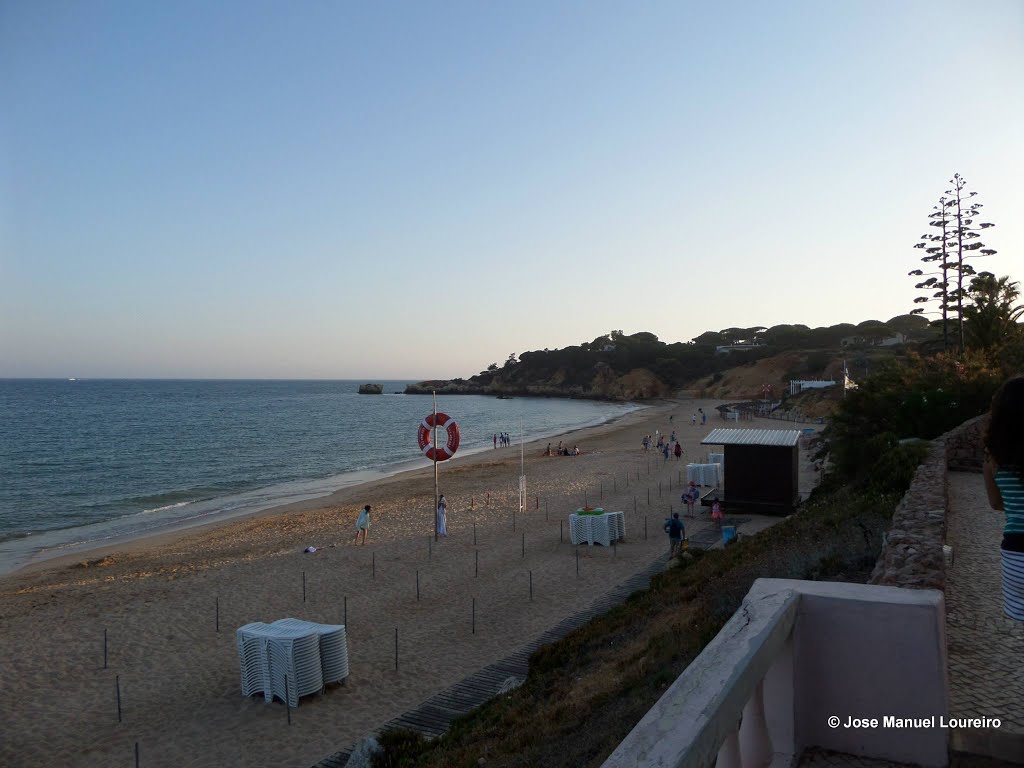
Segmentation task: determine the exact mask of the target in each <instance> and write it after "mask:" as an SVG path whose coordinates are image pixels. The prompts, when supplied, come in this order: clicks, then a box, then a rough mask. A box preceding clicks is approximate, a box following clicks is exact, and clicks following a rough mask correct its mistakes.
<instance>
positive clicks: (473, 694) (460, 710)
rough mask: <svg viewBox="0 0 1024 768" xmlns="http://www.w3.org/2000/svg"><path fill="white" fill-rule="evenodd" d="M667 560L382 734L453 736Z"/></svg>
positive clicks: (337, 761)
mask: <svg viewBox="0 0 1024 768" xmlns="http://www.w3.org/2000/svg"><path fill="white" fill-rule="evenodd" d="M666 565H667V560H666V558H664V557H659V558H658V559H656V560H655V561H654V562H652V563H651V564H650V565H649V566H648V567H647V568H645V569H644V570H643V571H640V572H639V573H637V574H635V575H633V576H632V577H630V578H629V579H628V580H626V581H625V582H623V583H622V584H620V585H619V586H617V587H615V588H614V589H613V590H611V591H610V592H608V593H606V594H605V595H603V596H602V597H600V598H598V599H597V600H595V601H594V602H593V603H591V604H590V605H589V606H588V607H587V608H585V609H583V610H582V611H580V612H578V613H576V614H574V615H573V616H570V617H569V618H567V619H563V620H562V621H560V622H559V623H558V624H556V625H555V626H553V627H551V628H550V629H548V630H547V631H546V632H544V634H542V635H541V636H540V637H538V638H537V639H536V640H534V641H533V642H530V643H527V644H526V645H524V646H523V647H522V648H520V649H519V650H517V651H516V652H515V653H513V654H511V655H510V656H506V657H505V658H504V659H501V660H500V661H496V662H495V663H493V664H489V665H488V666H486V667H484V668H483V669H481V670H480V671H478V672H476V673H475V674H473V675H470V676H469V677H467V678H465V679H464V680H461V681H460V682H458V683H456V684H455V685H453V686H451V687H450V688H447V689H445V690H443V691H441V692H440V693H438V694H435V695H434V696H431V697H430V698H429V699H427V700H426V701H424V702H423V703H422V704H420V705H419V706H418V707H416V709H413V710H410V711H409V712H406V713H405V714H403V715H401V716H400V717H397V718H395V719H394V720H391V721H390V722H388V723H385V724H384V725H383V726H382V727H381V728H380V729H378V730H377V734H380V733H384V732H386V731H392V730H398V729H409V730H411V731H415V732H416V733H420V734H422V735H424V736H427V737H429V738H435V737H437V736H440V735H441V734H442V733H444V732H445V731H447V730H448V727H449V726H450V725H451V722H452V720H454V719H455V718H456V717H459V716H460V715H465V714H468V713H469V712H472V711H473V710H474V709H476V708H477V707H479V706H480V705H481V704H484V703H485V702H487V701H488V700H490V699H491V698H493V697H494V696H496V695H497V694H499V693H501V692H502V689H503V687H504V686H505V684H506V683H507V682H509V678H514V679H515V683H516V684H518V683H521V682H522V681H523V680H525V679H526V675H527V673H528V672H529V667H530V656H531V655H532V654H533V652H534V651H536V650H537V649H538V648H540V647H541V646H544V645H549V644H550V643H553V642H556V641H557V640H561V639H562V638H563V637H565V636H566V635H568V634H569V633H570V632H572V631H573V630H574V629H578V628H579V627H582V626H583V625H584V624H586V623H587V622H589V621H590V620H591V619H593V618H594V617H595V616H600V615H601V614H603V613H606V612H607V611H609V610H610V609H612V608H614V607H616V606H618V605H621V604H622V603H624V602H625V601H626V598H628V597H629V596H630V595H631V594H633V593H634V592H637V591H639V590H642V589H646V588H647V587H648V586H649V585H650V583H651V577H653V576H654V574H656V573H659V572H660V571H663V570H664V569H665V566H666ZM355 746H356V745H354V744H353V745H351V746H349V747H348V748H346V749H343V750H341V751H340V752H335V753H334V754H332V755H329V756H327V757H325V758H324V759H323V760H321V761H320V762H318V763H317V764H316V765H315V766H313V768H344V766H345V765H347V764H348V759H349V756H350V755H351V754H352V750H353V749H354V748H355Z"/></svg>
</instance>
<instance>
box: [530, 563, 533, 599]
mask: <svg viewBox="0 0 1024 768" xmlns="http://www.w3.org/2000/svg"><path fill="white" fill-rule="evenodd" d="M530 602H533V571H530Z"/></svg>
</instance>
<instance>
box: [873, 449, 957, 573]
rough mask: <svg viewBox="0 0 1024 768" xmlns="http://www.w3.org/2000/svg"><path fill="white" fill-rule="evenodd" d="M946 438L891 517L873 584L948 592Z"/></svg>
mask: <svg viewBox="0 0 1024 768" xmlns="http://www.w3.org/2000/svg"><path fill="white" fill-rule="evenodd" d="M944 438H945V435H943V436H942V437H940V438H937V439H935V440H933V441H932V447H931V450H930V451H929V453H928V456H927V457H926V458H925V460H924V461H923V462H922V463H921V466H919V467H918V468H917V472H915V473H914V479H913V480H912V481H911V483H910V488H908V489H907V492H906V493H905V494H904V495H903V498H902V499H900V503H899V504H898V505H897V506H896V511H895V512H894V513H893V516H892V528H891V529H890V530H889V532H888V533H887V534H886V535H885V541H884V543H883V544H882V554H881V556H880V557H879V558H878V562H877V563H876V564H875V570H874V571H873V572H872V574H871V579H870V581H869V583H870V584H884V585H886V586H890V587H909V588H911V589H945V586H946V570H945V563H944V560H943V554H942V542H943V539H944V538H945V533H946V530H945V529H946V444H945V439H944Z"/></svg>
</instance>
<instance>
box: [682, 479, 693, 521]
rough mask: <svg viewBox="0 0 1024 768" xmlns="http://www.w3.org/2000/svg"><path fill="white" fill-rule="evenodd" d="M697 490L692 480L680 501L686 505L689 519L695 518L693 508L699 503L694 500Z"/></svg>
mask: <svg viewBox="0 0 1024 768" xmlns="http://www.w3.org/2000/svg"><path fill="white" fill-rule="evenodd" d="M696 490H697V486H695V485H694V484H693V481H692V480H691V481H690V484H689V485H688V486H687V487H686V489H685V490H684V491H683V496H682V498H681V499H680V500H681V501H682V502H683V504H685V505H686V514H687V515H688V516H689V517H693V508H694V505H695V504H696V503H697V501H696V499H694V497H693V492H694V491H696Z"/></svg>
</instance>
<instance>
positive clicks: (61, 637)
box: [0, 400, 814, 768]
mask: <svg viewBox="0 0 1024 768" xmlns="http://www.w3.org/2000/svg"><path fill="white" fill-rule="evenodd" d="M716 404H717V402H713V401H698V400H685V401H675V402H672V403H664V404H660V405H657V406H654V407H652V408H648V409H644V410H641V411H637V412H633V413H630V414H628V415H626V416H624V417H623V418H621V419H620V420H618V421H617V422H616V423H613V424H608V425H602V426H599V427H592V428H588V429H585V430H581V431H579V432H576V433H573V434H571V435H566V436H564V437H563V438H562V439H563V441H564V442H565V443H566V444H568V445H569V447H570V448H571V447H572V445H574V444H578V445H579V446H580V449H581V451H583V454H582V455H581V456H579V457H571V458H567V457H556V456H552V457H545V456H543V455H542V453H543V451H544V447H545V445H546V444H547V442H548V440H547V439H545V440H543V441H539V442H536V443H530V444H527V446H526V451H525V453H526V476H527V483H528V489H527V490H528V504H527V511H526V514H525V515H519V514H516V515H515V517H516V519H515V521H514V525H515V529H514V530H513V513H514V512H515V511H516V510H517V508H518V495H517V482H518V476H519V448H518V446H513V447H512V448H505V449H499V450H495V451H487V452H485V453H482V454H478V455H474V456H470V457H465V458H461V459H460V458H456V459H454V460H452V461H449V462H445V463H444V464H442V465H441V466H440V487H441V491H442V492H443V493H444V494H445V495H446V497H447V499H448V530H449V534H450V535H449V537H448V538H447V539H442V540H441V541H440V542H438V543H436V544H435V543H433V536H432V533H433V511H432V508H433V483H432V470H431V469H430V468H429V466H426V467H425V468H424V469H423V470H416V471H413V472H407V473H403V474H400V475H397V476H395V477H391V478H388V479H385V480H381V481H378V482H374V483H371V484H367V485H364V486H358V487H355V488H349V489H345V490H344V491H341V492H339V493H337V494H334V495H332V496H330V497H327V498H326V499H320V500H317V501H315V502H304V503H303V504H298V505H291V506H290V507H286V508H281V509H278V510H272V511H269V512H265V513H261V514H259V515H258V516H255V517H252V518H249V519H244V520H232V521H229V522H227V523H224V524H220V525H214V526H210V527H208V528H204V529H199V530H198V531H197V530H195V529H193V530H190V531H186V532H181V533H177V534H172V535H164V536H162V537H159V538H149V539H144V540H140V541H136V542H132V543H129V544H123V545H118V546H116V547H115V548H109V547H108V548H105V549H99V550H95V551H93V552H90V553H88V554H78V555H76V556H75V557H74V560H73V561H69V560H68V559H67V558H65V559H63V560H53V561H49V562H46V563H43V564H40V565H36V566H33V567H31V568H28V569H25V570H23V571H20V572H17V573H15V574H11V575H8V576H5V577H3V578H2V579H0V651H2V658H3V670H4V676H3V677H4V684H3V696H2V697H0V765H3V766H10V767H11V768H14V767H15V766H43V765H46V766H50V765H61V766H110V765H132V764H134V763H133V746H134V743H135V742H138V744H139V750H140V765H142V766H144V767H145V768H157V767H159V766H168V767H171V766H230V765H242V764H244V765H248V766H299V767H300V768H301V767H302V766H311V765H313V764H314V763H316V762H317V761H318V760H320V759H321V758H323V757H324V756H326V755H328V754H330V753H332V752H335V751H337V750H339V749H342V748H345V747H347V746H349V745H350V744H351V743H353V742H354V741H357V740H359V739H361V738H364V737H365V736H367V735H369V734H370V733H371V732H372V731H373V730H374V729H375V728H377V727H379V726H380V725H382V724H384V723H385V722H387V721H388V720H390V719H391V718H394V717H396V716H398V715H400V714H401V713H402V712H404V711H406V710H408V709H411V708H413V707H415V706H417V705H418V704H419V703H420V702H422V701H423V700H424V699H426V698H428V697H429V696H431V695H432V694H434V693H436V692H438V691H440V690H442V689H443V688H445V687H447V686H449V685H451V684H453V683H455V682H457V681H459V680H461V679H462V678H463V677H465V676H466V675H468V674H471V673H472V672H474V671H476V670H477V669H479V668H481V667H483V666H486V665H487V664H489V663H491V662H493V661H496V660H498V659H501V658H503V657H505V656H507V655H508V654H510V653H512V652H514V651H515V650H516V649H518V648H519V647H520V646H522V645H523V644H525V643H527V642H529V641H531V640H532V639H534V638H536V637H537V636H538V635H540V634H541V633H542V632H543V631H544V630H546V629H547V628H549V627H551V626H553V625H555V624H557V623H558V622H559V621H560V620H561V619H563V618H565V617H567V616H570V615H572V614H573V613H575V612H576V611H578V610H580V609H581V608H583V607H585V606H586V605H588V604H589V603H591V602H592V601H593V600H594V599H596V598H597V597H599V596H600V595H602V594H603V593H605V592H607V591H608V590H609V589H611V588H612V587H613V586H615V585H616V584H619V583H621V582H623V581H625V580H626V579H627V578H629V577H630V576H631V575H633V574H634V573H636V572H638V571H640V570H642V569H644V568H646V567H647V566H648V565H649V564H650V563H651V562H652V561H653V560H654V559H655V558H658V557H662V558H665V559H666V560H667V557H666V555H667V549H668V542H667V538H666V536H665V534H664V533H663V532H662V528H661V526H662V523H663V520H664V518H665V517H667V516H668V512H669V505H670V504H671V505H673V507H674V509H675V510H676V511H680V505H679V483H678V477H679V472H680V471H681V472H682V475H683V477H684V478H685V474H686V468H685V464H686V461H687V460H690V461H693V460H703V457H704V456H705V454H706V453H707V447H706V446H700V445H699V442H700V440H701V438H703V437H704V436H705V435H706V434H707V433H708V431H710V430H711V429H713V428H715V427H720V426H733V425H732V424H731V423H729V424H726V422H723V421H722V420H721V419H720V418H719V416H718V414H717V412H716V411H714V406H715V405H716ZM424 405H425V407H426V405H427V401H426V400H424ZM698 407H703V408H704V410H705V411H706V412H707V413H708V423H707V425H705V426H701V425H700V424H699V420H698V425H697V426H691V424H690V416H691V414H692V413H695V412H696V411H697V408H698ZM670 414H673V415H674V417H675V418H674V423H670V422H669V415H670ZM739 426H744V427H765V428H772V429H784V428H793V427H794V425H791V424H788V423H786V422H779V421H769V420H755V421H753V422H742V423H741V424H740V425H739ZM673 428H674V429H675V431H676V432H677V435H678V436H679V437H680V440H681V442H682V443H683V447H684V449H685V452H686V453H685V454H684V456H683V459H682V461H677V460H676V459H675V457H672V458H670V459H669V461H668V462H667V463H666V462H664V461H663V459H662V457H661V456H660V455H657V454H655V453H654V452H653V451H651V452H650V453H647V454H645V453H643V452H642V450H641V448H640V441H641V437H642V436H643V434H645V433H650V434H654V432H655V430H656V429H660V430H662V431H663V432H671V431H672V429H673ZM410 439H413V438H412V437H410ZM558 439H559V438H557V437H556V438H554V439H553V440H551V441H550V442H551V443H552V444H557V443H558ZM648 465H649V469H648ZM808 465H809V462H808V461H807V459H806V457H804V458H802V461H801V490H803V491H809V490H810V488H811V487H812V485H813V481H814V473H813V471H812V470H811V469H810V468H809V466H808ZM638 472H639V480H638V479H637V473H638ZM648 472H649V474H648ZM627 478H628V487H627ZM670 479H671V481H672V491H671V492H670V491H669V490H668V484H669V480H670ZM659 482H660V483H661V488H662V491H661V495H660V497H659V492H658V487H659ZM602 486H603V498H601V493H602V491H601V488H602ZM648 491H650V494H651V496H650V498H651V503H650V505H649V506H648V502H647V494H648ZM488 494H489V499H490V500H489V502H488ZM634 496H635V497H636V500H637V508H636V509H637V511H636V512H634V511H633V504H634ZM538 497H539V505H538ZM585 497H586V500H587V501H589V502H590V504H591V505H592V506H602V507H604V508H605V509H607V510H624V511H625V512H626V540H625V542H623V543H621V544H619V545H618V546H617V547H616V548H615V549H614V550H613V549H605V548H602V547H594V548H593V550H592V551H591V550H590V548H588V547H581V548H580V553H579V554H580V558H579V575H578V576H577V572H576V551H575V548H574V547H573V546H572V545H571V544H570V543H569V532H568V524H567V522H568V514H569V513H570V512H572V511H574V510H575V509H576V508H578V507H580V506H582V504H583V502H584V498H585ZM363 504H371V505H373V514H372V527H371V532H370V540H369V543H368V544H367V545H366V546H354V545H353V544H352V538H353V534H354V530H353V526H354V522H355V519H356V515H357V513H358V510H359V509H360V508H361V507H362V505H363ZM726 513H727V515H728V508H727V509H726ZM745 516H746V515H745ZM645 518H646V520H647V531H648V535H647V537H646V538H645V536H644V521H645ZM706 518H707V513H706V511H705V512H704V514H703V515H701V520H699V521H698V522H696V523H692V522H691V523H688V534H689V535H691V536H692V535H693V534H694V533H695V532H697V531H699V530H701V529H703V528H707V527H710V526H711V525H712V524H711V523H710V522H709V521H708V520H707V519H706ZM775 520H776V518H753V519H751V521H750V523H748V524H747V525H746V526H745V527H742V528H741V531H748V532H750V531H754V530H757V529H759V528H763V527H765V526H766V525H768V524H771V523H772V522H774V521H775ZM560 521H561V522H562V523H563V525H564V534H563V536H564V540H563V542H562V543H559V522H560ZM726 522H728V517H727V520H726ZM474 524H475V526H476V537H477V543H476V545H474V542H473V536H474ZM524 534H525V557H524V555H523V546H524V538H523V536H524ZM307 546H315V547H317V550H318V551H317V552H316V553H313V554H307V553H304V552H303V550H304V549H305V548H306V547H307ZM477 553H479V575H478V576H477V575H475V562H476V557H477ZM83 562H85V563H89V564H88V565H83V564H82V563H83ZM530 571H532V572H533V588H534V599H533V600H532V601H531V600H530V599H529V572H530ZM417 572H418V573H419V577H420V589H421V595H420V599H419V600H417V599H416V573H417ZM303 574H305V580H306V599H305V602H303ZM474 598H475V600H476V632H475V634H474V633H472V631H471V611H472V601H473V599H474ZM217 601H219V606H220V632H219V633H218V632H217V631H216V629H215V606H216V604H217ZM346 601H347V631H348V640H349V659H350V664H351V676H350V678H349V679H348V681H347V685H346V686H343V687H342V686H332V687H331V688H330V689H328V690H327V691H326V693H325V694H323V695H313V696H309V697H305V698H303V699H302V701H301V704H300V706H299V707H298V708H297V709H295V710H293V711H292V713H291V715H292V717H291V725H289V724H288V722H287V712H286V709H285V707H284V706H283V705H282V704H281V703H280V702H275V703H273V704H268V703H266V702H265V701H264V700H263V698H262V697H261V696H260V697H253V698H251V699H247V698H243V697H242V695H241V691H240V685H239V668H238V658H237V651H236V646H235V629H236V628H237V627H239V626H241V625H243V624H246V623H248V622H252V621H273V620H275V619H278V618H283V617H287V616H294V617H298V618H303V619H308V620H311V621H318V622H324V623H342V620H343V610H344V608H343V606H344V605H345V603H346ZM396 628H397V629H398V634H399V644H398V645H399V650H398V670H397V671H396V670H395V645H394V633H395V629H396ZM104 630H106V632H107V637H108V666H107V668H106V669H104V668H103V638H104ZM115 678H119V683H120V692H121V707H122V722H120V723H119V722H118V711H117V699H116V680H115Z"/></svg>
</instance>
